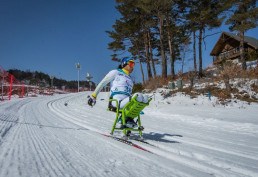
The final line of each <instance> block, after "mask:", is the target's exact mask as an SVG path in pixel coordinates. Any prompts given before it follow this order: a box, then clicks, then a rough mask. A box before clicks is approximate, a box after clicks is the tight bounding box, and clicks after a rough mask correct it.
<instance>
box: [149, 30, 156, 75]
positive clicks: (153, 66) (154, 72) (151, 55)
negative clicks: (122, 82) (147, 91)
mask: <svg viewBox="0 0 258 177" xmlns="http://www.w3.org/2000/svg"><path fill="white" fill-rule="evenodd" d="M148 41H149V50H150V51H149V54H150V61H151V64H152V70H153V74H154V77H155V78H156V77H157V73H156V68H155V63H154V60H153V53H152V44H151V37H150V30H148Z"/></svg>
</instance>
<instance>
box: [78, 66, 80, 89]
mask: <svg viewBox="0 0 258 177" xmlns="http://www.w3.org/2000/svg"><path fill="white" fill-rule="evenodd" d="M79 79H80V70H79V69H78V92H79V91H80V89H79V87H80V82H79Z"/></svg>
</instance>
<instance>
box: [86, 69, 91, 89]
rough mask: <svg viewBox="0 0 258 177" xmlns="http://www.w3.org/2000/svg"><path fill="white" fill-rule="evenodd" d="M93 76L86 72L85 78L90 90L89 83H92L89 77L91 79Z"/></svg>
mask: <svg viewBox="0 0 258 177" xmlns="http://www.w3.org/2000/svg"><path fill="white" fill-rule="evenodd" d="M92 78H93V77H92V76H91V75H90V73H87V74H86V79H87V81H88V82H89V85H90V91H91V85H92V83H91V81H90V80H91V79H92Z"/></svg>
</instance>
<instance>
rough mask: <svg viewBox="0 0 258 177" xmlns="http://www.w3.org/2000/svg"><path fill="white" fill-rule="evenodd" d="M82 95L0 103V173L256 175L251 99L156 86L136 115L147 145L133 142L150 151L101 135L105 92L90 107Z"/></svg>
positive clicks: (107, 121) (257, 113)
mask: <svg viewBox="0 0 258 177" xmlns="http://www.w3.org/2000/svg"><path fill="white" fill-rule="evenodd" d="M89 94H90V93H89V92H82V93H75V94H63V95H54V96H41V97H35V98H31V97H30V98H20V99H13V100H11V101H3V102H0V177H18V176H22V177H31V176H33V177H37V176H44V177H45V176H53V177H54V176H62V177H63V176H72V177H83V176H85V177H88V176H98V177H105V176H110V177H114V176H117V177H127V176H134V177H136V176H139V177H143V176H149V177H157V176H160V177H166V176H183V177H184V176H195V177H201V176H204V177H207V176H225V177H228V176H253V177H256V176H258V105H257V104H251V105H248V104H245V103H244V102H232V103H231V104H229V105H228V106H226V107H225V106H222V105H218V104H216V98H212V99H211V101H210V100H208V98H207V97H205V96H204V97H198V98H194V99H190V98H189V97H187V96H183V95H181V94H177V95H175V96H173V97H169V98H167V99H163V98H162V96H161V95H160V93H159V92H158V91H157V93H156V94H155V95H154V96H153V101H152V102H151V104H150V106H149V107H147V108H145V110H144V115H142V124H143V125H144V127H145V130H144V134H143V136H144V138H145V140H146V141H147V142H149V143H151V144H152V145H154V146H151V145H148V144H143V143H141V142H136V141H133V140H132V141H133V142H134V143H136V144H138V145H140V146H141V147H143V148H145V149H147V150H149V151H150V152H152V153H149V152H146V151H142V150H140V149H137V148H134V147H132V146H129V145H127V144H124V143H121V142H118V141H116V140H114V139H111V138H109V137H105V136H103V135H101V134H100V133H104V134H108V133H109V132H110V130H111V126H112V124H113V121H114V118H115V114H114V113H112V112H109V111H107V101H108V94H107V93H100V95H99V97H98V100H97V104H96V105H95V106H94V107H93V108H91V107H89V106H88V105H87V104H86V103H87V98H86V97H87V95H89ZM65 103H67V104H68V105H67V106H65Z"/></svg>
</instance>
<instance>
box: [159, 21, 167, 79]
mask: <svg viewBox="0 0 258 177" xmlns="http://www.w3.org/2000/svg"><path fill="white" fill-rule="evenodd" d="M159 34H160V52H161V58H162V78H167V59H166V56H165V51H164V45H163V17H161V16H159Z"/></svg>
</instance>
